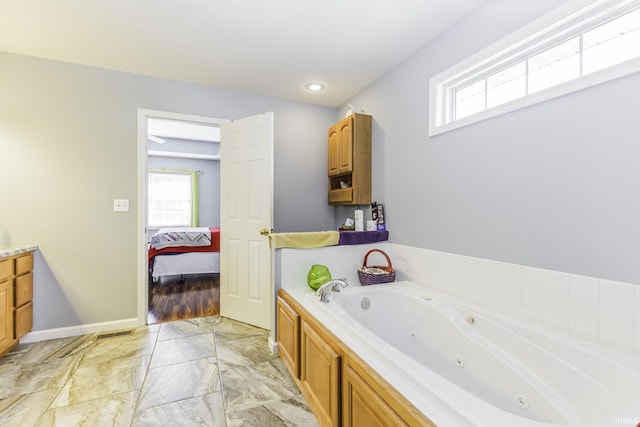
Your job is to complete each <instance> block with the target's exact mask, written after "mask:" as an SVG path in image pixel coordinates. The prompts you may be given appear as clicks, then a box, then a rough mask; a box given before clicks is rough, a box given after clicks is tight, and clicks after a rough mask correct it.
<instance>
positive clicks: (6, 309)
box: [0, 278, 16, 354]
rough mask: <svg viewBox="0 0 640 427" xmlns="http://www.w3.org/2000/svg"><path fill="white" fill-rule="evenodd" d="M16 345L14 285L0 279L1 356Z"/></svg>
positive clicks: (4, 279) (9, 281)
mask: <svg viewBox="0 0 640 427" xmlns="http://www.w3.org/2000/svg"><path fill="white" fill-rule="evenodd" d="M15 344H16V340H15V339H14V338H13V283H12V282H11V280H6V278H3V279H0V354H3V353H5V352H6V351H9V350H10V349H11V348H13V346H14V345H15Z"/></svg>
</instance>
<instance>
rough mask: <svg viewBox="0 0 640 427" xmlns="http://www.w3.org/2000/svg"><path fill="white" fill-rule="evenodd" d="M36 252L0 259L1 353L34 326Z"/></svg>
mask: <svg viewBox="0 0 640 427" xmlns="http://www.w3.org/2000/svg"><path fill="white" fill-rule="evenodd" d="M32 270H33V252H28V253H24V254H19V255H14V256H10V257H7V258H3V259H0V355H3V354H5V353H7V352H9V351H10V350H11V349H13V348H14V347H15V346H16V345H18V341H19V340H20V338H22V337H23V336H24V335H26V334H27V332H29V331H31V329H32V328H33V302H32V300H33V272H32Z"/></svg>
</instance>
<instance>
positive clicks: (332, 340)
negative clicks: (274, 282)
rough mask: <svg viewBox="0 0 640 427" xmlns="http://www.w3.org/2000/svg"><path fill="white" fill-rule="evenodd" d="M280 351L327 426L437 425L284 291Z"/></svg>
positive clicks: (279, 312) (281, 294) (279, 321)
mask: <svg viewBox="0 0 640 427" xmlns="http://www.w3.org/2000/svg"><path fill="white" fill-rule="evenodd" d="M277 307H278V309H277V331H278V332H277V338H278V352H279V354H280V357H281V358H282V361H283V362H284V364H285V366H286V367H287V369H288V370H289V373H290V374H291V376H292V377H293V378H294V380H295V382H296V384H297V385H298V387H299V388H300V390H301V391H302V394H303V395H304V397H305V399H306V400H307V403H308V404H309V407H310V408H311V410H312V411H313V413H314V415H315V416H316V418H317V420H318V422H319V424H320V425H321V426H345V427H346V426H349V427H375V426H388V427H392V426H394V427H395V426H433V425H434V424H433V423H432V422H431V421H430V420H429V419H428V418H426V417H425V416H424V415H422V413H421V412H420V411H418V410H417V409H416V408H415V407H414V406H413V405H411V404H410V403H409V402H408V401H407V400H406V399H405V398H404V397H403V396H402V395H401V394H400V393H398V392H397V391H396V390H395V389H394V388H393V387H391V386H390V385H389V384H388V383H387V382H386V381H385V380H384V379H383V378H382V377H381V376H379V375H378V374H377V373H376V372H375V371H373V370H372V369H371V368H370V367H369V366H368V365H367V364H366V363H365V362H364V361H362V360H361V359H360V358H359V357H358V355H357V354H355V353H354V352H353V351H352V350H351V349H350V348H349V347H348V346H347V345H346V344H344V343H343V342H341V341H340V340H339V339H337V338H336V337H335V336H334V335H333V334H332V333H331V332H330V331H329V330H328V329H327V328H326V327H324V326H323V325H322V324H321V323H319V322H318V321H317V320H316V319H315V318H314V317H313V316H312V315H311V314H310V313H309V312H307V311H306V310H305V309H304V308H303V307H302V306H301V305H299V304H298V303H297V302H296V300H295V298H293V297H291V296H290V295H289V294H288V293H287V292H286V291H285V290H283V289H281V290H280V291H279V292H278V302H277Z"/></svg>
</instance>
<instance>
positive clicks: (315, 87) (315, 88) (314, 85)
mask: <svg viewBox="0 0 640 427" xmlns="http://www.w3.org/2000/svg"><path fill="white" fill-rule="evenodd" d="M304 87H305V88H307V90H310V91H311V92H320V91H321V90H324V83H320V82H309V83H307V84H305V85H304Z"/></svg>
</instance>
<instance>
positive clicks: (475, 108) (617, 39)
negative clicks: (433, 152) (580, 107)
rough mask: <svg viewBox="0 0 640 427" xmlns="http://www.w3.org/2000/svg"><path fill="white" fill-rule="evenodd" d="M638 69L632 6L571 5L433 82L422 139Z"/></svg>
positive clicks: (610, 2)
mask: <svg viewBox="0 0 640 427" xmlns="http://www.w3.org/2000/svg"><path fill="white" fill-rule="evenodd" d="M638 71H640V0H623V1H620V0H589V1H585V0H577V1H576V0H574V1H570V2H568V3H567V4H565V5H563V6H561V7H559V8H557V9H555V10H553V11H552V12H550V13H549V14H547V15H545V16H543V17H542V18H540V19H538V20H536V21H534V22H533V23H531V24H529V25H527V26H525V27H523V28H522V29H520V30H519V31H517V32H515V33H513V34H511V35H509V36H507V37H506V38H504V39H503V40H501V41H499V42H497V43H495V44H493V45H491V46H489V47H488V48H486V49H484V50H483V51H481V52H479V53H478V54H476V55H474V56H472V57H471V58H468V59H467V60H465V61H463V62H461V63H460V64H457V65H455V66H453V67H451V68H449V69H448V70H445V71H444V72H442V73H440V74H438V75H437V76H434V77H433V78H432V79H431V80H430V82H429V88H430V91H429V103H430V105H429V136H433V135H437V134H440V133H443V132H447V131H449V130H453V129H456V128H458V127H462V126H466V125H469V124H472V123H475V122H479V121H481V120H486V119H488V118H490V117H494V116H497V115H501V114H504V113H507V112H509V111H513V110H516V109H519V108H523V107H525V106H528V105H532V104H535V103H539V102H542V101H545V100H548V99H551V98H554V97H558V96H561V95H566V94H568V93H571V92H575V91H577V90H580V89H584V88H587V87H590V86H593V85H596V84H600V83H604V82H607V81H610V80H613V79H616V78H619V77H622V76H626V75H629V74H632V73H636V72H638Z"/></svg>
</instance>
